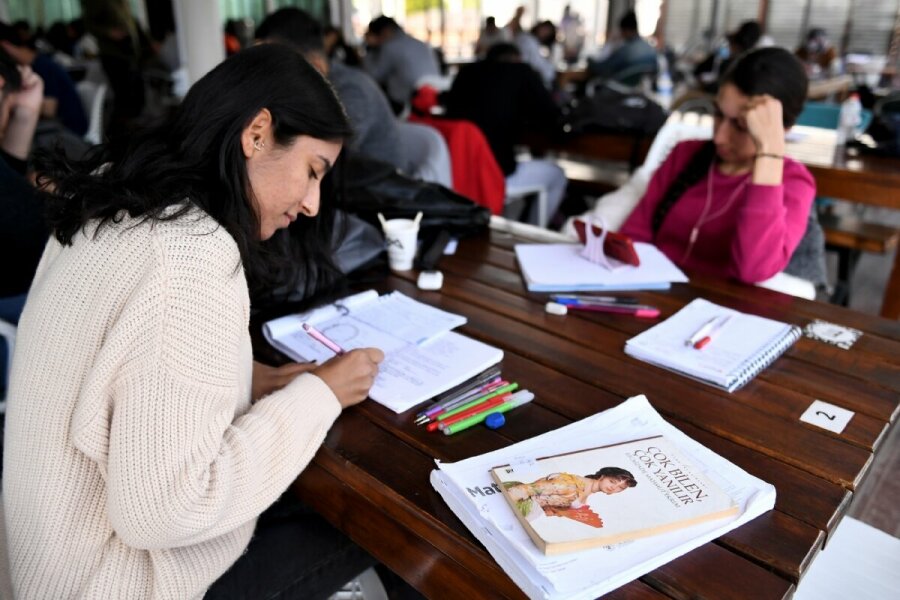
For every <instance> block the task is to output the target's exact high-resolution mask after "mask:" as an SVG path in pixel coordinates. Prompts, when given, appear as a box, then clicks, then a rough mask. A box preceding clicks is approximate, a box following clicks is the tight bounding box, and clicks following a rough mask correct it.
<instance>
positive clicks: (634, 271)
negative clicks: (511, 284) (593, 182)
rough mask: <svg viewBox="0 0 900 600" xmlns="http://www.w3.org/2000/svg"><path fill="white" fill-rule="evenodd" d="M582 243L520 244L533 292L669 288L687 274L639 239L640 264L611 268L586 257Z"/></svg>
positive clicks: (518, 252) (519, 255) (520, 257)
mask: <svg viewBox="0 0 900 600" xmlns="http://www.w3.org/2000/svg"><path fill="white" fill-rule="evenodd" d="M583 247H584V246H582V245H581V244H516V258H517V259H518V260H519V267H520V268H521V269H522V277H524V279H525V284H526V286H527V287H528V291H529V292H588V291H622V290H658V289H668V288H669V287H670V286H671V284H672V283H673V282H684V281H687V280H688V279H687V277H686V276H685V274H684V273H683V272H682V271H681V269H679V268H678V267H676V266H675V264H674V263H673V262H672V261H671V260H669V258H668V257H667V256H666V255H665V254H663V253H662V252H660V251H659V250H658V249H657V248H656V246H653V245H652V244H644V243H641V242H636V243H635V244H634V249H635V251H636V252H637V254H638V257H639V258H640V262H641V264H640V266H637V267H633V266H631V265H624V264H621V263H620V264H619V266H617V267H616V268H614V269H612V270H609V269H606V268H605V267H601V266H600V265H597V264H594V263H592V262H590V261H589V260H587V259H585V258H582V256H581V254H580V253H581V249H582V248H583Z"/></svg>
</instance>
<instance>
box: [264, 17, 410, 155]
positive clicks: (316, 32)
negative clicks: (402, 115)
mask: <svg viewBox="0 0 900 600" xmlns="http://www.w3.org/2000/svg"><path fill="white" fill-rule="evenodd" d="M256 39H257V41H261V42H275V43H280V44H286V45H287V46H290V47H291V48H293V49H294V50H296V51H297V52H299V53H300V54H302V55H303V57H304V58H306V60H308V61H309V63H310V64H311V65H312V66H314V67H315V68H316V69H318V70H319V72H320V73H322V74H323V75H324V76H325V77H327V78H328V80H329V81H330V82H331V84H332V85H333V86H334V90H335V92H337V96H338V98H339V99H340V101H341V103H342V104H343V105H344V109H345V110H346V111H347V117H348V118H349V119H350V124H351V125H352V126H353V137H352V138H351V139H350V143H349V147H350V149H351V150H353V151H354V152H357V153H359V154H362V155H364V156H368V157H370V158H376V159H378V160H381V161H384V162H387V163H390V164H392V165H394V166H395V167H397V168H398V169H404V168H405V166H406V165H405V159H404V154H403V148H402V147H401V144H400V133H399V131H398V126H397V118H396V117H395V116H394V114H393V112H392V111H391V107H390V105H389V104H388V102H387V99H386V98H385V97H384V94H382V93H381V90H379V89H378V86H377V85H376V84H375V82H374V81H373V80H372V78H371V77H369V76H368V75H367V74H366V73H364V72H362V71H360V70H358V69H354V68H352V67H348V66H346V65H344V64H343V63H342V62H341V61H339V60H338V61H329V60H328V58H327V55H326V54H325V45H324V39H323V32H322V26H321V24H320V23H319V22H318V21H317V20H316V19H315V18H313V16H312V15H310V14H309V13H307V12H305V11H303V10H300V9H299V8H282V9H279V10H277V11H275V12H273V13H272V14H270V15H269V16H267V17H266V18H265V19H264V20H263V22H262V23H260V25H259V27H258V28H257V30H256Z"/></svg>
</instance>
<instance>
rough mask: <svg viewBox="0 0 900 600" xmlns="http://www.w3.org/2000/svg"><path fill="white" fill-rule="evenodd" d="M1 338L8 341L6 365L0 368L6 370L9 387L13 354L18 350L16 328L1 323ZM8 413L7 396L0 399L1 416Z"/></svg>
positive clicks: (9, 324)
mask: <svg viewBox="0 0 900 600" xmlns="http://www.w3.org/2000/svg"><path fill="white" fill-rule="evenodd" d="M0 338H2V339H4V340H6V364H5V365H2V366H0V368H2V369H5V370H6V386H7V388H8V387H9V375H10V372H11V371H12V359H13V352H14V351H15V348H16V326H15V325H13V324H12V323H7V322H6V321H0ZM4 412H6V396H5V394H4V396H2V397H0V414H2V413H4Z"/></svg>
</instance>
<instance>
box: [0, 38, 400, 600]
mask: <svg viewBox="0 0 900 600" xmlns="http://www.w3.org/2000/svg"><path fill="white" fill-rule="evenodd" d="M349 133H350V128H349V124H348V123H347V121H346V118H345V117H344V115H343V110H342V108H341V106H340V103H339V102H338V100H337V98H336V97H335V96H334V93H333V92H332V90H331V88H330V86H329V85H328V83H327V82H326V81H325V79H324V78H323V77H322V76H321V75H320V74H319V73H318V72H317V71H316V70H315V69H313V68H312V67H311V66H310V65H309V64H308V63H307V62H306V61H305V60H303V58H302V57H300V56H299V55H298V54H297V53H296V52H293V51H292V50H290V49H288V48H285V47H283V46H280V45H277V44H264V45H261V46H258V47H254V48H249V49H247V50H243V51H241V52H239V53H238V54H236V55H235V56H233V57H231V58H229V59H228V60H226V61H224V62H223V63H221V64H220V65H219V66H217V67H216V68H215V69H213V70H212V71H210V72H209V73H208V74H207V75H205V76H204V77H203V78H201V79H200V80H199V81H198V82H197V83H195V84H194V86H193V87H192V88H191V89H190V91H189V93H188V94H187V96H186V97H185V98H184V101H183V102H182V104H181V105H180V106H179V107H178V108H177V109H176V112H175V113H174V114H173V115H172V116H171V117H170V118H169V120H168V121H167V122H166V123H164V124H162V125H160V126H158V127H156V128H154V129H151V130H147V131H145V132H143V133H141V134H137V135H132V136H122V137H120V138H118V139H116V140H113V141H111V142H110V143H108V144H106V145H103V146H99V147H98V151H97V152H95V153H93V154H92V155H90V156H89V158H88V159H86V160H84V161H80V162H73V161H70V160H68V159H66V158H65V157H63V156H60V155H55V154H48V155H44V156H43V157H39V159H38V160H37V161H36V167H37V170H38V172H39V173H41V176H40V178H39V180H38V182H39V185H40V186H41V187H40V189H41V190H42V191H43V193H44V195H45V200H46V203H47V209H48V210H47V212H48V216H49V225H50V228H51V231H52V238H51V240H50V242H49V243H48V245H47V248H46V250H45V251H44V255H43V257H42V259H41V264H40V266H39V268H38V272H37V275H36V277H35V280H34V283H33V285H32V288H31V291H30V293H29V297H28V301H27V303H26V306H25V311H24V313H23V315H22V319H21V321H20V322H19V329H18V340H17V344H16V356H15V359H14V364H13V373H12V380H11V388H10V393H9V400H8V408H7V416H6V440H5V442H6V443H5V454H4V457H3V458H4V469H3V494H2V498H3V503H4V509H5V517H6V528H7V537H8V546H9V556H10V572H11V575H12V581H13V584H14V587H15V589H16V592H17V597H19V598H22V599H25V600H27V599H30V598H72V597H76V596H79V597H85V598H126V597H127V598H131V599H133V600H140V599H142V598H147V599H149V598H161V597H166V598H200V597H203V596H204V595H205V598H207V599H217V598H223V597H228V598H231V597H240V598H264V597H267V598H271V597H275V596H277V595H280V594H284V596H285V597H287V596H289V595H293V596H292V597H296V596H297V595H303V597H308V598H324V597H326V596H327V595H329V594H331V593H333V592H334V591H335V589H336V588H338V587H339V586H340V585H341V584H342V583H344V582H346V581H347V580H349V579H350V578H351V577H352V576H353V575H354V574H356V573H358V572H359V571H361V570H363V569H365V568H366V567H368V566H369V565H370V564H371V563H372V562H373V560H372V559H371V558H370V557H369V556H368V555H366V554H365V553H364V552H362V551H361V550H359V549H358V548H357V547H356V546H354V545H353V544H352V543H351V542H349V540H347V539H346V538H344V537H343V536H342V535H341V534H340V533H339V532H337V531H336V530H334V529H332V528H331V527H330V526H328V525H327V524H326V523H325V522H324V521H323V520H322V519H321V518H320V517H318V516H315V515H314V514H311V513H309V511H308V510H301V509H297V510H289V509H288V508H287V506H286V505H289V504H290V503H291V502H296V501H295V500H293V495H292V494H290V493H288V494H286V495H285V496H284V497H283V498H282V499H281V500H278V499H279V496H281V495H282V493H283V492H285V490H286V489H287V488H288V486H289V485H290V484H291V482H293V481H294V480H295V479H296V477H297V476H298V475H299V473H300V472H301V471H302V470H303V469H304V468H305V467H306V465H307V463H308V462H309V460H310V459H311V458H312V457H313V455H314V454H315V452H316V450H317V449H318V447H319V445H320V444H321V443H322V441H323V439H324V438H325V435H326V433H327V432H328V429H329V427H330V426H331V424H332V423H333V421H334V420H335V418H337V416H338V415H339V414H340V412H341V410H342V409H343V408H346V407H348V406H351V405H353V404H356V403H358V402H360V401H362V400H363V399H364V398H365V397H366V395H367V393H368V391H369V388H370V386H371V385H372V382H373V380H374V377H375V375H376V373H377V372H378V363H379V362H380V361H381V360H382V357H383V354H382V353H381V351H379V350H377V349H358V350H353V351H351V352H348V353H347V354H344V355H342V356H338V357H335V358H333V359H331V360H329V361H327V362H325V363H324V364H322V365H319V366H315V365H306V364H303V365H298V364H292V365H287V366H285V367H282V368H280V369H271V368H270V369H259V368H255V366H254V363H253V362H252V349H251V345H250V333H249V328H248V326H249V323H248V318H249V313H250V306H249V298H248V289H247V280H246V276H247V274H252V273H257V274H261V276H262V277H265V276H266V274H269V275H271V274H272V273H273V271H279V272H280V270H281V269H283V268H284V267H285V264H286V262H285V261H284V260H281V259H280V257H278V256H276V255H273V254H272V253H271V252H267V253H264V252H261V251H260V248H261V246H262V244H263V242H264V241H265V240H270V239H272V238H275V237H277V236H278V235H281V234H283V232H282V231H281V230H283V229H284V228H285V227H287V226H288V224H290V223H291V222H293V221H300V222H302V226H303V227H304V229H305V230H306V232H307V237H306V243H307V246H306V247H307V250H308V254H307V260H308V262H309V264H310V265H312V266H314V267H315V268H316V269H317V271H318V272H319V273H321V274H323V276H326V275H327V273H328V272H331V271H333V266H330V248H331V243H330V241H329V240H328V236H329V233H330V232H331V230H332V229H331V227H330V225H329V224H328V222H327V221H328V219H329V215H330V214H331V211H332V207H331V206H330V202H329V200H328V199H327V198H322V197H320V194H319V184H320V182H321V180H322V178H323V177H324V176H325V175H326V173H327V172H328V170H329V168H330V167H331V165H333V164H334V162H335V161H336V159H337V157H338V154H339V153H340V151H341V147H342V141H343V140H344V139H345V138H346V137H347V136H348V135H349ZM317 215H318V216H317ZM323 219H324V223H323V222H320V220H323ZM282 258H283V257H282ZM277 500H278V502H276V501H277ZM273 503H274V504H273ZM261 514H263V518H261V519H259V524H257V521H258V517H260V515H261ZM267 515H274V516H272V517H267ZM251 538H252V540H251ZM248 544H249V546H248Z"/></svg>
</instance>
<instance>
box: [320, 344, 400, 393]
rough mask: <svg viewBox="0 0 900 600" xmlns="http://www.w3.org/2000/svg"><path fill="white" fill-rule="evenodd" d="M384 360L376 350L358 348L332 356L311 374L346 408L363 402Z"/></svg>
mask: <svg viewBox="0 0 900 600" xmlns="http://www.w3.org/2000/svg"><path fill="white" fill-rule="evenodd" d="M383 360H384V352H382V351H381V350H379V349H378V348H359V349H357V350H351V351H350V352H348V353H347V354H344V355H343V356H335V357H334V358H332V359H331V360H329V361H326V362H325V363H324V364H322V365H321V366H320V367H318V368H317V369H315V370H314V371H313V373H315V374H316V375H318V376H319V377H320V378H321V379H322V381H324V382H325V383H326V384H328V387H330V388H331V391H332V392H334V395H335V396H337V399H338V402H340V403H341V407H343V408H347V407H348V406H353V405H354V404H357V403H359V402H362V401H363V400H365V399H366V396H368V395H369V389H371V387H372V384H373V383H374V382H375V376H376V375H378V364H379V363H380V362H381V361H383Z"/></svg>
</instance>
